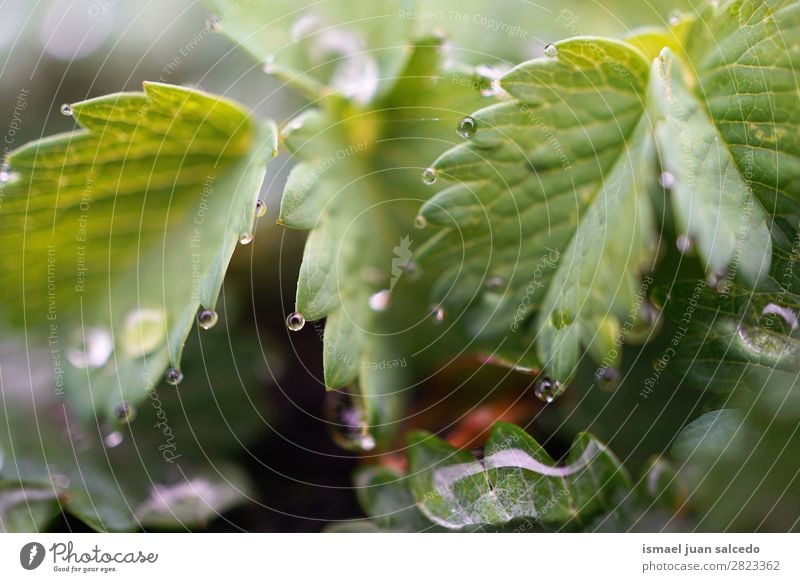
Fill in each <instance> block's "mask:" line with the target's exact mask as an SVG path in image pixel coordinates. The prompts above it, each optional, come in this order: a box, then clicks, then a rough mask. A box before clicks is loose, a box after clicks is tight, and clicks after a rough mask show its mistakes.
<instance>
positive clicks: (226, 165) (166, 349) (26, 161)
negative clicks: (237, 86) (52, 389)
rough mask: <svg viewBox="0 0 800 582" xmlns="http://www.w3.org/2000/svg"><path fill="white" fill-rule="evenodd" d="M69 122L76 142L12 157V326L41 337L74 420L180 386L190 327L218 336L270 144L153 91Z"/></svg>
mask: <svg viewBox="0 0 800 582" xmlns="http://www.w3.org/2000/svg"><path fill="white" fill-rule="evenodd" d="M64 111H66V112H67V113H69V114H70V115H72V116H74V118H75V120H76V121H77V122H78V124H79V125H80V126H81V128H82V129H80V130H77V131H74V132H71V133H66V134H62V135H58V136H53V137H50V138H46V139H43V140H40V141H37V142H33V143H30V144H28V145H26V146H23V147H22V148H20V149H18V150H15V151H14V152H12V153H11V154H10V155H9V156H8V162H9V163H10V167H9V168H7V172H6V175H7V176H9V177H10V180H8V181H6V182H5V183H3V184H2V185H0V187H1V188H2V191H0V194H2V197H3V207H2V215H0V227H2V231H1V232H2V234H0V236H2V242H3V251H2V259H0V260H2V261H3V263H4V269H3V273H4V277H5V278H4V279H3V290H4V293H5V295H6V297H7V299H9V301H6V302H5V305H6V312H10V313H11V315H12V316H15V317H17V318H18V319H23V318H24V319H25V321H26V324H27V326H28V327H29V328H31V329H42V330H44V332H45V333H46V334H47V337H48V342H49V345H50V348H51V350H52V353H53V358H54V369H55V370H56V376H57V379H58V383H59V388H63V389H64V390H65V392H66V393H67V395H68V396H69V398H70V399H71V402H72V404H73V406H74V407H75V410H77V411H78V413H79V415H80V416H81V417H84V418H85V417H88V416H91V415H93V414H100V415H105V416H110V415H113V413H114V410H115V409H116V408H117V407H118V406H120V404H121V403H124V402H132V403H135V402H137V401H139V400H141V399H142V398H144V397H145V396H146V395H147V394H148V392H149V391H151V390H152V389H153V388H154V387H155V386H156V385H157V384H158V383H159V382H160V381H161V377H162V374H163V373H164V370H165V369H166V368H167V367H170V370H169V371H168V376H169V377H168V378H167V380H168V381H169V382H171V383H173V384H177V383H178V382H179V381H180V379H181V377H182V374H181V373H180V360H181V353H182V351H183V344H184V342H185V340H186V337H187V336H188V334H189V331H190V330H191V329H192V326H193V324H194V322H195V319H196V318H198V320H199V321H200V324H201V325H202V326H203V327H210V326H212V325H213V324H214V323H215V322H216V319H217V315H216V313H215V312H214V311H213V310H214V308H215V305H216V301H217V296H218V294H219V291H220V288H221V285H222V280H223V277H224V275H225V271H226V269H227V265H228V262H229V261H230V258H231V255H232V254H233V251H234V248H235V247H236V245H237V242H238V241H239V240H240V239H241V240H242V241H244V242H246V241H249V240H250V239H251V238H252V231H253V221H254V217H255V208H256V201H257V196H258V191H259V188H260V186H261V182H262V180H263V177H264V171H265V166H266V163H267V161H268V160H270V159H271V158H272V157H274V155H275V154H276V151H277V150H276V147H277V144H276V131H275V128H274V126H273V125H272V124H271V123H263V122H261V121H259V120H257V119H255V118H253V117H251V116H250V115H249V114H248V113H247V112H246V111H245V110H243V109H242V108H241V107H240V106H239V105H238V104H235V103H233V102H230V101H228V100H226V99H222V98H219V97H214V96H212V95H208V94H205V93H202V92H200V91H196V90H193V89H187V88H183V87H174V86H170V85H163V84H159V83H146V84H145V87H144V92H143V93H119V94H114V95H108V96H105V97H100V98H96V99H90V100H88V101H84V102H81V103H76V104H73V105H71V106H66V109H65V110H64ZM23 294H24V300H23V299H20V297H22V296H23ZM201 308H202V310H206V311H205V313H203V314H202V315H198V311H199V310H200V309H201Z"/></svg>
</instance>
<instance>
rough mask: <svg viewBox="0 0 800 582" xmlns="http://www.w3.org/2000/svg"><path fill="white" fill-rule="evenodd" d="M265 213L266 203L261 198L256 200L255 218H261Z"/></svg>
mask: <svg viewBox="0 0 800 582" xmlns="http://www.w3.org/2000/svg"><path fill="white" fill-rule="evenodd" d="M266 213H267V203H266V202H264V201H263V200H258V201H257V202H256V218H261V217H262V216H264V215H265V214H266Z"/></svg>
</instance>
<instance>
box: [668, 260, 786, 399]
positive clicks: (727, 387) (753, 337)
mask: <svg viewBox="0 0 800 582" xmlns="http://www.w3.org/2000/svg"><path fill="white" fill-rule="evenodd" d="M780 265H781V262H780V261H778V262H776V265H775V266H776V267H780ZM781 270H782V269H780V268H777V269H774V270H773V275H779V272H776V271H781ZM658 293H659V294H660V295H662V296H664V299H665V308H664V311H665V313H666V314H667V317H668V318H669V319H671V320H672V321H673V322H674V323H675V325H676V326H677V331H676V334H675V337H676V338H677V339H678V340H679V341H676V342H674V344H675V345H674V346H673V347H674V357H671V358H670V360H669V365H670V368H671V369H672V370H674V372H675V373H681V374H683V373H684V372H685V373H686V374H687V375H688V377H689V379H690V380H691V381H692V383H693V384H695V385H696V386H698V387H700V388H703V389H705V390H709V391H712V392H721V393H727V392H730V391H732V390H734V389H735V388H736V387H737V386H739V385H740V384H742V383H744V384H746V383H747V382H748V378H749V377H750V376H751V375H753V374H762V373H763V372H769V371H773V370H783V371H785V372H789V373H798V372H800V329H799V328H798V327H799V326H798V320H797V317H798V316H797V314H798V313H800V295H797V294H795V293H793V292H791V291H789V289H788V288H786V287H782V286H781V285H780V284H779V279H776V278H774V277H773V276H770V277H769V278H768V279H767V280H766V281H765V288H764V290H760V291H752V290H750V289H747V288H746V287H743V286H742V285H739V284H737V283H729V284H728V287H727V288H726V289H725V293H718V292H716V291H715V290H713V289H709V288H708V287H707V285H706V284H705V281H702V280H699V281H679V282H677V283H675V284H674V285H672V286H671V287H670V289H669V290H666V289H659V290H658Z"/></svg>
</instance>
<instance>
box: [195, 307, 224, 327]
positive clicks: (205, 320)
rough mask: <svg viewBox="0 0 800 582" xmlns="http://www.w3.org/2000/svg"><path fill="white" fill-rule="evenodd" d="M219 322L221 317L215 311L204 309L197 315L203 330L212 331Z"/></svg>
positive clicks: (198, 323)
mask: <svg viewBox="0 0 800 582" xmlns="http://www.w3.org/2000/svg"><path fill="white" fill-rule="evenodd" d="M218 321H219V315H217V312H216V311H214V310H213V309H203V310H202V311H200V312H199V313H198V314H197V325H199V326H200V327H202V328H203V329H211V328H212V327H214V326H215V325H217V322H218Z"/></svg>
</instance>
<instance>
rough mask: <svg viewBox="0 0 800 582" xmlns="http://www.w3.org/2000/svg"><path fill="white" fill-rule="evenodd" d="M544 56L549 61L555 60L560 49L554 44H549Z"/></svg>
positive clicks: (545, 48)
mask: <svg viewBox="0 0 800 582" xmlns="http://www.w3.org/2000/svg"><path fill="white" fill-rule="evenodd" d="M544 56H546V57H547V58H548V59H554V58H556V57H557V56H558V48H556V45H554V44H548V45H545V47H544Z"/></svg>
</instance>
